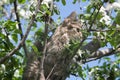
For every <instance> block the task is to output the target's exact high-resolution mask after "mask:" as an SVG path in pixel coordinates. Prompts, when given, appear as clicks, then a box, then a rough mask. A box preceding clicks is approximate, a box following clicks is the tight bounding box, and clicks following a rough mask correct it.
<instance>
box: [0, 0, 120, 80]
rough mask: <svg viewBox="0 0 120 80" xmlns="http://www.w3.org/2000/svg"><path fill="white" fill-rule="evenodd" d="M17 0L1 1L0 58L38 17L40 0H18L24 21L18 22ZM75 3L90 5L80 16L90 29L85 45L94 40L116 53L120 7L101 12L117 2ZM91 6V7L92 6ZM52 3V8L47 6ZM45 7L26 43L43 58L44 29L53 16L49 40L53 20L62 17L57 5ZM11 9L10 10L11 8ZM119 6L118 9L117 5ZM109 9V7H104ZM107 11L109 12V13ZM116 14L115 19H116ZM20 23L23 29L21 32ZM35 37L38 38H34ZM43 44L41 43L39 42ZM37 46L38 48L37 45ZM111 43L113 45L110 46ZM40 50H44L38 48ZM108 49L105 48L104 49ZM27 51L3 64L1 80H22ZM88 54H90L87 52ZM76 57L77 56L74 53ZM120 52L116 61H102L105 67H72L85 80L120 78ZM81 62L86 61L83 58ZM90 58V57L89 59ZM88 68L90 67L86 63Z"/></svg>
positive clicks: (83, 0)
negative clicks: (98, 40) (37, 9)
mask: <svg viewBox="0 0 120 80" xmlns="http://www.w3.org/2000/svg"><path fill="white" fill-rule="evenodd" d="M14 1H15V0H1V2H0V58H2V57H4V56H5V55H7V54H8V53H9V52H10V51H12V50H13V49H14V48H15V47H16V45H18V43H19V42H20V41H21V36H20V35H21V34H24V32H25V29H26V26H27V25H28V22H29V20H30V19H31V16H32V15H34V12H35V7H36V4H37V0H35V1H32V0H17V4H18V5H17V6H16V7H17V8H18V11H17V13H18V14H19V18H20V22H18V21H17V19H16V16H15V11H14V7H13V3H14ZM54 2H55V3H62V4H63V6H66V4H67V0H54ZM72 2H73V4H74V5H76V4H77V3H78V2H80V3H86V4H87V6H86V5H85V6H86V9H85V10H84V13H80V14H79V19H80V20H81V22H83V23H84V26H85V27H87V30H83V31H82V32H83V36H84V37H85V38H86V40H85V42H84V43H83V46H84V45H86V44H87V43H89V39H88V38H89V37H90V38H91V39H90V40H93V38H94V37H95V38H98V39H100V42H101V43H100V44H101V46H102V47H111V46H112V47H113V48H115V50H117V48H118V47H119V44H120V39H119V37H120V10H119V9H120V7H119V6H118V9H117V10H116V9H115V8H114V7H113V8H111V9H105V10H104V9H101V8H103V7H104V6H106V7H107V4H106V3H109V4H110V5H112V4H113V3H115V2H116V1H115V0H109V1H108V0H72ZM88 3H89V4H88ZM47 4H48V5H47ZM47 4H41V6H40V10H39V11H38V14H37V15H36V19H35V21H34V24H33V28H34V29H33V30H31V33H30V34H32V37H31V36H29V37H28V38H27V40H26V42H25V44H26V45H27V48H28V49H29V51H34V52H35V53H37V55H38V56H41V53H42V50H43V47H44V35H45V34H44V28H45V27H44V26H45V23H44V22H45V21H46V20H47V18H48V17H49V18H50V20H51V23H48V24H51V25H52V28H51V27H50V26H48V31H49V32H48V36H47V39H48V40H49V39H50V37H51V36H52V34H54V31H55V29H56V25H57V24H55V23H56V22H54V20H53V19H52V18H51V16H54V15H59V16H62V15H60V10H59V9H58V8H57V7H55V6H53V9H52V10H51V9H50V7H51V6H49V3H47ZM119 4H120V3H119ZM9 7H10V8H9ZM115 7H116V6H115ZM104 8H105V7H104ZM106 11H107V12H106ZM113 15H114V16H113ZM19 24H21V26H22V30H23V31H21V30H20V29H19ZM33 38H34V39H33ZM35 42H39V43H35ZM36 44H37V45H36ZM79 44H80V42H76V41H71V43H70V45H66V48H67V49H66V52H71V53H72V54H70V55H73V51H74V50H75V49H76V48H77V47H78V46H79ZM108 44H109V46H108ZM38 47H40V48H38ZM103 49H104V48H103ZM24 53H25V52H24V49H23V48H22V49H20V50H19V51H17V52H15V54H14V55H13V56H12V57H11V58H9V59H8V60H7V61H5V62H4V63H2V64H1V65H0V79H1V80H21V79H22V74H23V68H24V66H25V63H24V62H25V61H26V57H25V54H24ZM84 53H85V54H87V53H88V52H87V51H86V52H84ZM74 54H76V53H74ZM119 54H120V53H118V54H116V55H114V57H112V58H114V59H115V60H112V58H109V57H104V58H102V59H100V63H101V64H102V65H95V66H93V67H89V65H87V66H85V67H83V63H82V62H81V63H80V64H77V63H76V64H71V71H70V73H71V74H72V75H75V76H76V75H77V76H79V77H81V78H82V79H83V80H85V79H86V78H87V77H89V78H90V79H92V80H105V79H108V80H109V79H112V80H115V79H120V65H119V64H120V55H119ZM80 57H81V59H84V60H85V58H86V56H85V57H83V56H80ZM87 57H88V56H87ZM85 65H86V64H85Z"/></svg>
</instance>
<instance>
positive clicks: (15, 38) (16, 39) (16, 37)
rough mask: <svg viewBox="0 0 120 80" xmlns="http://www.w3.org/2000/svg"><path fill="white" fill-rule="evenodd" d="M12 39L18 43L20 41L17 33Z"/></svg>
mask: <svg viewBox="0 0 120 80" xmlns="http://www.w3.org/2000/svg"><path fill="white" fill-rule="evenodd" d="M12 39H13V40H14V41H15V42H16V43H17V42H18V36H17V34H12Z"/></svg>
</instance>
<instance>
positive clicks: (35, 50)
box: [32, 45, 39, 53]
mask: <svg viewBox="0 0 120 80" xmlns="http://www.w3.org/2000/svg"><path fill="white" fill-rule="evenodd" d="M32 49H33V50H34V52H36V53H38V52H39V51H38V48H37V47H36V46H35V45H33V46H32Z"/></svg>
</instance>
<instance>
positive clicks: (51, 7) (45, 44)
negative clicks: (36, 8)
mask: <svg viewBox="0 0 120 80" xmlns="http://www.w3.org/2000/svg"><path fill="white" fill-rule="evenodd" d="M52 10H53V0H52V1H51V5H50V11H51V12H52ZM50 16H51V15H49V16H47V18H46V16H45V17H44V18H45V19H44V20H45V31H44V33H45V37H44V50H43V56H42V58H41V65H40V80H45V76H44V69H43V68H44V60H45V55H46V50H47V36H48V25H50V24H49V23H50Z"/></svg>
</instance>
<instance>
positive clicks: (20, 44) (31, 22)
mask: <svg viewBox="0 0 120 80" xmlns="http://www.w3.org/2000/svg"><path fill="white" fill-rule="evenodd" d="M39 8H40V0H39V1H38V4H37V7H36V9H35V13H34V14H33V15H32V18H31V20H30V22H29V25H28V27H27V30H26V32H25V35H24V36H23V38H22V40H21V41H20V43H19V44H18V46H17V47H15V48H14V49H13V50H12V51H11V52H10V53H8V54H7V55H5V56H4V57H2V58H1V59H0V64H2V63H3V62H5V61H6V60H7V59H8V58H10V57H11V56H12V55H13V54H15V52H16V51H17V50H19V49H20V48H21V46H22V45H23V44H24V42H25V40H26V38H27V36H28V34H29V32H30V30H31V27H32V25H33V23H34V20H35V16H36V15H37V13H38V10H39Z"/></svg>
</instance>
